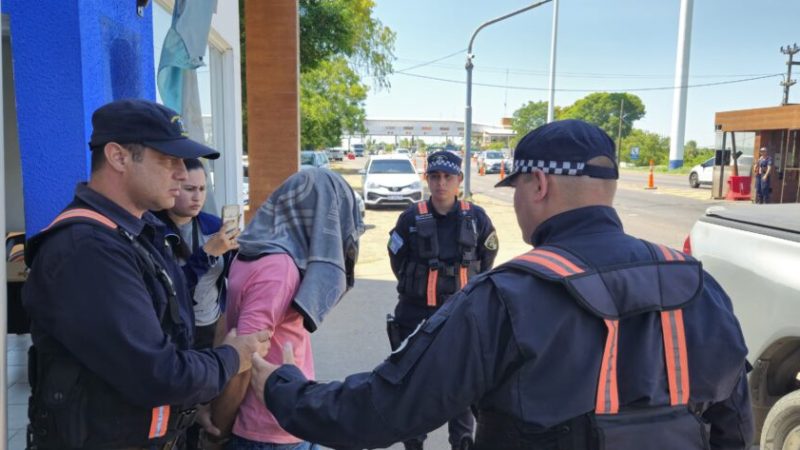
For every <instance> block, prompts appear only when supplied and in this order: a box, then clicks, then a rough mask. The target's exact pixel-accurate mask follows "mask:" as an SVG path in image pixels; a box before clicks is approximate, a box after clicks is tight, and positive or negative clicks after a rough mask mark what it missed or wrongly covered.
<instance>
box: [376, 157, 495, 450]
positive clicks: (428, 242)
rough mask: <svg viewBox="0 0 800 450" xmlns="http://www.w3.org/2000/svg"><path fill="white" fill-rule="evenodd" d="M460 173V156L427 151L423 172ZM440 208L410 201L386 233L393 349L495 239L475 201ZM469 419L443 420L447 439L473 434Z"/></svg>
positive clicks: (489, 258) (481, 263)
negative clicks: (393, 298) (392, 285)
mask: <svg viewBox="0 0 800 450" xmlns="http://www.w3.org/2000/svg"><path fill="white" fill-rule="evenodd" d="M433 172H442V173H449V174H451V175H459V174H460V173H461V158H459V157H458V156H457V155H455V154H453V153H451V152H446V151H441V152H435V153H432V154H431V155H430V156H429V157H428V168H427V173H429V174H430V173H433ZM454 200H455V201H454V204H453V206H452V208H451V209H450V211H448V212H447V213H446V214H440V213H439V212H438V211H436V209H435V208H434V206H433V201H432V200H430V199H429V200H427V201H422V202H419V203H416V204H414V205H411V206H410V207H409V208H408V209H407V210H406V211H404V212H403V213H402V214H401V215H400V217H399V218H398V220H397V224H396V225H395V228H394V229H393V230H392V231H391V232H390V233H389V244H388V250H389V260H390V262H391V266H392V271H393V272H394V274H395V277H397V292H398V294H399V295H398V300H399V301H398V303H397V307H396V308H395V312H394V321H393V322H391V323H390V324H389V340H390V343H391V346H392V349H396V348H397V347H398V346H399V345H400V343H401V342H402V341H403V340H404V339H405V338H406V337H407V336H408V335H409V334H411V332H412V331H413V330H414V329H415V328H416V327H417V325H418V324H419V323H420V322H422V321H423V320H426V319H428V318H429V317H430V316H431V315H432V314H433V313H434V312H436V310H437V309H438V308H439V307H440V306H441V305H442V304H444V302H445V301H446V300H447V298H448V297H450V296H451V295H452V294H453V293H455V292H457V291H458V290H459V289H461V288H462V287H463V286H465V285H466V284H467V282H468V280H469V279H471V278H473V277H474V276H475V275H477V274H479V273H481V272H485V271H487V270H489V269H491V268H492V265H493V264H494V258H495V256H496V255H497V249H498V240H497V233H496V232H495V229H494V226H493V225H492V221H491V220H490V219H489V216H487V215H486V212H485V211H484V210H483V208H481V207H480V206H477V205H475V204H473V203H471V202H467V201H458V200H457V199H455V198H454ZM473 427H474V420H473V418H472V413H471V412H470V411H469V410H467V409H465V410H464V411H463V412H462V413H461V414H459V415H458V416H455V417H453V418H452V420H450V421H449V424H448V430H449V435H450V443H451V445H452V446H453V447H454V448H458V446H459V445H460V443H459V441H461V440H462V439H463V438H468V437H471V436H472V429H473ZM424 440H425V436H420V437H419V438H418V439H415V440H412V441H408V442H406V448H421V447H422V441H424Z"/></svg>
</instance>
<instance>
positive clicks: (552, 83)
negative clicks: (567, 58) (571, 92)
mask: <svg viewBox="0 0 800 450" xmlns="http://www.w3.org/2000/svg"><path fill="white" fill-rule="evenodd" d="M557 36H558V0H553V37H552V38H551V39H550V85H549V88H548V92H549V93H550V100H549V101H548V102H547V123H550V122H552V121H553V120H555V117H554V113H553V111H554V108H555V106H554V105H553V103H554V101H555V100H554V99H555V96H556V37H557Z"/></svg>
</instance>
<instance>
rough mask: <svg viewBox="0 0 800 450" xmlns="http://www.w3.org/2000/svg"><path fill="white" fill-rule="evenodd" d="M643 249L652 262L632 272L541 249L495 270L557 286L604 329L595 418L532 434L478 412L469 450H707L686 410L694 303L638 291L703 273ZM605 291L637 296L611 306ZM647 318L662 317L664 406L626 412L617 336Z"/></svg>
mask: <svg viewBox="0 0 800 450" xmlns="http://www.w3.org/2000/svg"><path fill="white" fill-rule="evenodd" d="M645 244H646V245H647V246H648V248H649V249H650V251H651V254H652V255H653V260H652V261H649V262H642V263H638V264H632V265H631V264H629V265H624V266H618V267H605V268H590V267H588V265H586V264H585V263H583V262H582V261H581V260H580V259H579V258H577V257H576V256H574V255H572V254H570V253H569V252H567V251H565V250H563V249H561V248H556V247H549V246H543V247H539V248H536V249H535V250H532V251H530V252H528V253H526V254H523V255H521V256H518V257H517V258H515V259H513V260H511V261H509V262H508V263H506V264H504V265H503V266H502V267H506V268H509V269H513V270H517V271H522V272H526V273H529V274H531V275H534V276H536V277H538V278H541V279H543V280H547V281H551V282H554V283H560V284H562V285H563V286H564V287H565V288H566V290H567V292H569V293H570V295H571V297H572V298H573V299H574V300H575V301H577V302H578V304H579V305H580V306H581V307H582V308H583V309H585V310H587V311H588V312H589V313H591V314H592V315H593V316H595V317H597V320H602V321H603V323H605V326H606V328H607V330H608V332H607V335H606V341H605V346H604V351H603V357H602V360H601V361H602V362H601V367H600V371H599V373H598V374H597V391H596V398H595V409H594V411H592V412H590V413H588V414H582V415H580V416H578V417H575V418H572V419H570V420H567V421H566V422H564V423H561V424H559V425H556V426H554V427H552V428H550V429H547V430H544V431H542V430H541V429H538V430H533V429H532V427H531V426H530V425H528V424H525V423H523V422H522V421H520V420H519V419H517V418H514V417H509V416H505V415H501V414H497V413H494V412H490V411H480V412H479V415H478V424H479V425H478V433H477V436H476V446H475V448H476V450H489V449H491V450H522V449H525V450H545V449H547V450H550V449H552V450H569V449H575V450H578V449H581V450H583V449H598V450H599V449H614V450H634V449H636V450H639V449H643V448H658V449H659V450H695V449H709V448H710V447H709V445H710V444H709V436H708V434H707V431H706V427H705V425H704V424H703V421H702V419H701V418H700V417H699V413H698V412H697V411H694V410H693V409H692V407H690V405H689V393H690V380H689V367H688V357H687V348H686V337H685V333H684V326H683V308H684V307H686V306H687V305H689V304H690V303H691V302H692V301H693V300H694V298H695V297H696V296H697V294H698V292H680V288H676V290H675V293H677V294H678V295H669V296H664V297H662V296H661V295H659V296H648V295H646V294H645V292H647V288H650V287H651V286H644V285H643V284H644V283H653V282H654V280H658V279H659V277H660V278H661V279H668V280H670V282H671V283H675V284H676V286H692V283H694V285H698V284H697V281H698V278H697V277H702V268H701V266H700V263H699V262H697V261H696V260H694V259H692V258H690V257H687V256H685V255H683V254H682V253H679V252H677V251H675V250H672V249H670V248H668V247H665V246H661V245H656V244H651V243H648V242H645ZM700 280H702V278H700ZM681 283H683V284H681ZM607 286H624V288H626V289H628V290H631V289H634V290H635V291H634V292H643V294H642V295H641V296H639V295H637V296H635V297H636V298H635V300H632V301H629V302H628V303H627V304H626V303H625V302H620V301H615V300H616V299H615V298H613V296H612V295H611V291H610V290H609V288H608V287H607ZM699 286H702V285H701V284H700V285H699ZM531 301H534V299H531ZM634 303H635V304H634ZM651 313H658V314H659V315H660V317H661V321H660V324H661V331H662V335H663V348H664V358H665V367H666V372H667V380H668V390H669V399H670V401H669V404H668V405H656V406H648V407H641V406H640V407H636V408H633V407H631V408H628V407H625V406H621V405H620V403H619V394H618V380H617V370H616V369H617V359H618V354H617V342H618V336H619V331H620V327H621V326H624V323H625V319H626V318H629V317H632V316H635V315H639V314H651ZM530 382H536V381H535V380H531V381H530ZM622 382H623V383H624V380H622Z"/></svg>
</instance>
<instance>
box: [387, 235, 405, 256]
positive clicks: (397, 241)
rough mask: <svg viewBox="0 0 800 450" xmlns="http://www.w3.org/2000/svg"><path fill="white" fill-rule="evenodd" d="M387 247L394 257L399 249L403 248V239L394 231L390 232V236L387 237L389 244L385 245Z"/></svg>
mask: <svg viewBox="0 0 800 450" xmlns="http://www.w3.org/2000/svg"><path fill="white" fill-rule="evenodd" d="M387 246H388V247H389V250H390V251H391V252H392V253H393V254H395V255H396V254H397V252H399V251H400V249H401V248H403V238H402V237H400V235H399V234H397V232H396V231H392V234H391V235H389V243H388V244H387Z"/></svg>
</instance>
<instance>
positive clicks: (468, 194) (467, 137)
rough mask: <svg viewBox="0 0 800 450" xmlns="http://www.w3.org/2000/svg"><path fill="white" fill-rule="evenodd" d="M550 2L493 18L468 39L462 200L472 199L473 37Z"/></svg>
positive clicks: (546, 1) (535, 4)
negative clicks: (487, 28)
mask: <svg viewBox="0 0 800 450" xmlns="http://www.w3.org/2000/svg"><path fill="white" fill-rule="evenodd" d="M551 1H553V0H544V1H541V2H538V3H534V4H532V5H528V6H526V7H524V8H521V9H518V10H516V11H513V12H510V13H508V14H506V15H504V16H500V17H497V18H494V19H492V20H490V21H488V22H484V23H482V24H481V25H480V26H479V27H478V28H477V29H475V31H474V32H473V33H472V37H471V38H470V39H469V46H467V64H466V66H465V67H466V69H467V108H466V118H465V120H464V158H465V159H466V162H465V167H464V172H465V174H464V198H466V199H467V200H471V199H472V190H471V188H470V174H471V172H472V66H473V65H472V58H473V57H474V56H475V55H473V54H472V43H473V42H474V41H475V36H477V35H478V32H479V31H481V30H482V29H484V28H486V27H488V26H489V25H491V24H493V23H497V22H500V21H503V20H506V19H508V18H509V17H513V16H516V15H517V14H520V13H524V12H525V11H528V10H531V9H533V8H536V7H539V6H542V5H544V4H545V3H550V2H551Z"/></svg>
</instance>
